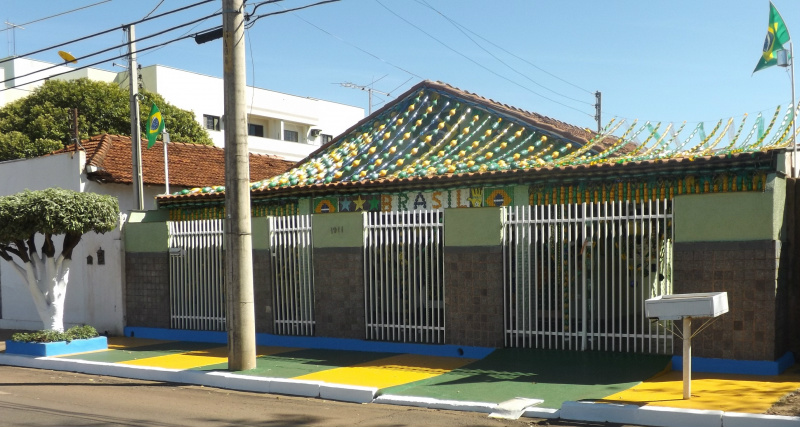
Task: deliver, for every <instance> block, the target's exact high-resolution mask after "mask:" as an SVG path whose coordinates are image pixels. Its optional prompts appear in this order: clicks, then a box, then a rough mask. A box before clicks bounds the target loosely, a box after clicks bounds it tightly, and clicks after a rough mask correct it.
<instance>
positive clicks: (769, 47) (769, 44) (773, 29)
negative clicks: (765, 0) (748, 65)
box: [753, 2, 789, 73]
mask: <svg viewBox="0 0 800 427" xmlns="http://www.w3.org/2000/svg"><path fill="white" fill-rule="evenodd" d="M788 42H789V30H787V29H786V24H784V23H783V18H781V14H780V13H778V9H775V5H773V4H772V2H770V3H769V27H768V28H767V37H766V39H764V51H763V52H762V54H761V59H759V60H758V65H756V69H755V70H753V72H754V73H755V72H756V71H758V70H761V69H763V68H767V67H771V66H773V65H776V64H777V63H778V58H777V55H776V54H775V52H777V51H779V50H783V45H784V44H786V43H788Z"/></svg>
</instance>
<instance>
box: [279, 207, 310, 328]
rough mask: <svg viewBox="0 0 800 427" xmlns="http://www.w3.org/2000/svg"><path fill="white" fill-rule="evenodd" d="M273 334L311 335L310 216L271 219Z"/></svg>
mask: <svg viewBox="0 0 800 427" xmlns="http://www.w3.org/2000/svg"><path fill="white" fill-rule="evenodd" d="M269 230H270V236H269V242H270V243H269V245H270V250H271V254H272V277H273V286H272V287H273V315H274V317H273V318H274V321H275V333H276V334H281V335H307V336H313V335H314V326H315V324H314V264H313V263H312V252H313V251H312V249H313V246H312V244H311V215H292V216H281V217H270V219H269Z"/></svg>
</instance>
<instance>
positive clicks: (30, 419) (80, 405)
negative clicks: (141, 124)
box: [0, 366, 616, 427]
mask: <svg viewBox="0 0 800 427" xmlns="http://www.w3.org/2000/svg"><path fill="white" fill-rule="evenodd" d="M0 424H2V425H3V426H20V427H28V426H30V427H34V426H35V427H40V426H84V427H90V426H91V427H100V426H147V427H177V426H192V427H206V426H214V427H223V426H224V427H232V426H237V427H242V426H255V427H283V426H368V427H379V426H380V427H389V426H453V427H455V426H460V427H463V426H475V427H480V426H493V427H496V426H529V425H542V426H545V425H549V426H553V427H559V426H560V427H611V426H616V425H615V424H598V423H574V424H569V423H553V422H549V421H547V420H534V419H529V418H522V419H520V420H515V421H510V420H496V419H491V418H488V417H487V414H480V413H470V412H456V411H439V410H430V409H424V408H410V407H403V406H393V405H382V404H365V405H359V404H352V403H343V402H332V401H327V400H321V399H311V398H302V397H292V396H278V395H269V394H259V393H247V392H237V391H230V390H222V389H216V388H209V387H200V386H189V385H182V384H172V383H159V382H152V381H142V380H131V379H123V378H114V377H105V376H95V375H83V374H76V373H71V372H59V371H49V370H40V369H27V368H17V367H10V366H0Z"/></svg>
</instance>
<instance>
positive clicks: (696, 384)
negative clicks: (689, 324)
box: [603, 370, 800, 414]
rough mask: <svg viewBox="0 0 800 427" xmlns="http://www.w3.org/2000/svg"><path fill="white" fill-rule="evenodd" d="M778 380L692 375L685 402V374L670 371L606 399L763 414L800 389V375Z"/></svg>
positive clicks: (787, 374)
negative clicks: (689, 390)
mask: <svg viewBox="0 0 800 427" xmlns="http://www.w3.org/2000/svg"><path fill="white" fill-rule="evenodd" d="M790 371H791V372H788V371H787V372H786V373H784V374H781V375H777V376H768V377H765V376H752V375H733V374H708V373H692V389H691V390H692V393H691V395H692V398H691V399H686V400H685V399H683V373H682V372H681V371H671V372H668V373H666V374H663V375H659V376H656V377H653V378H651V379H649V380H647V381H645V382H643V383H641V384H639V385H637V386H635V387H632V388H630V389H628V390H625V391H622V392H619V393H615V394H612V395H611V396H608V397H606V398H605V399H603V401H604V402H609V403H633V404H639V405H649V406H666V407H671V408H686V409H706V410H719V411H733V412H745V413H751V414H763V413H764V412H766V410H767V409H769V408H770V407H771V406H772V405H773V404H774V403H775V402H776V401H778V400H779V399H780V398H781V397H783V396H784V395H786V394H787V393H789V392H792V391H794V390H797V389H798V388H800V373H798V372H796V371H794V370H790Z"/></svg>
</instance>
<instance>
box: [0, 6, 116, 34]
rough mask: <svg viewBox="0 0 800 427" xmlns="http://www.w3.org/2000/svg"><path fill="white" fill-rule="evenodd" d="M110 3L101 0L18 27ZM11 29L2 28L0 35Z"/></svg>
mask: <svg viewBox="0 0 800 427" xmlns="http://www.w3.org/2000/svg"><path fill="white" fill-rule="evenodd" d="M110 1H111V0H103V1H99V2H97V3H93V4H90V5H86V6H83V7H79V8H77V9H72V10H68V11H66V12H61V13H57V14H55V15H50V16H46V17H44V18H39V19H34V20H33V21H30V22H26V23H24V24H19V25H18V26H20V27H21V26H23V25H30V24H35V23H37V22H41V21H45V20H48V19H50V18H55V17H57V16H61V15H66V14H68V13H72V12H77V11H79V10H81V9H88V8H90V7H93V6H97V5H99V4H103V3H108V2H110ZM11 28H12V27H7V28H3V29H2V30H0V33H2V32H3V31H8V30H10V29H11Z"/></svg>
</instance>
